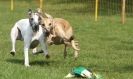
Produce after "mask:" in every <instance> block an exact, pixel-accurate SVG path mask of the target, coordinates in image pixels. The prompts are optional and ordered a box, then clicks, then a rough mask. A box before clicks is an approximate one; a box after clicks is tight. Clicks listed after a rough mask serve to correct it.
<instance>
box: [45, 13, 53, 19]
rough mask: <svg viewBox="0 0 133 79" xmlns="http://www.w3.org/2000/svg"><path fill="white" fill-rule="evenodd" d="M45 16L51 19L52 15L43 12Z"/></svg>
mask: <svg viewBox="0 0 133 79" xmlns="http://www.w3.org/2000/svg"><path fill="white" fill-rule="evenodd" d="M45 16H46V17H47V18H49V19H53V17H52V16H51V15H49V14H47V13H45Z"/></svg>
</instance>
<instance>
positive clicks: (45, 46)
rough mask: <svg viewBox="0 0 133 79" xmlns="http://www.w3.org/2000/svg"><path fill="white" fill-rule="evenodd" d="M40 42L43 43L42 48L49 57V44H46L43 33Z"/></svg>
mask: <svg viewBox="0 0 133 79" xmlns="http://www.w3.org/2000/svg"><path fill="white" fill-rule="evenodd" d="M39 42H40V44H41V47H42V50H43V53H44V55H45V56H46V58H49V57H50V56H49V54H48V50H47V44H46V39H45V37H44V35H43V34H42V35H41V37H40V38H39Z"/></svg>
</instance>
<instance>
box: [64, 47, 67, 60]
mask: <svg viewBox="0 0 133 79" xmlns="http://www.w3.org/2000/svg"><path fill="white" fill-rule="evenodd" d="M66 47H67V45H66V44H65V48H64V58H66V56H67V51H66Z"/></svg>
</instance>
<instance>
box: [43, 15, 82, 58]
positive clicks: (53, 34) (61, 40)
mask: <svg viewBox="0 0 133 79" xmlns="http://www.w3.org/2000/svg"><path fill="white" fill-rule="evenodd" d="M45 15H46V17H47V18H44V24H45V25H44V28H45V29H47V31H48V32H49V33H50V34H49V36H48V38H47V42H48V44H50V45H52V44H55V45H60V44H64V45H65V48H64V58H65V57H66V55H67V52H66V47H67V46H68V45H71V46H72V48H73V49H74V50H75V52H74V57H75V58H77V57H78V51H79V50H80V49H78V48H77V46H78V42H76V41H74V36H73V30H72V27H71V25H70V24H69V22H68V21H66V20H64V19H62V18H53V17H52V16H51V15H49V14H46V13H45Z"/></svg>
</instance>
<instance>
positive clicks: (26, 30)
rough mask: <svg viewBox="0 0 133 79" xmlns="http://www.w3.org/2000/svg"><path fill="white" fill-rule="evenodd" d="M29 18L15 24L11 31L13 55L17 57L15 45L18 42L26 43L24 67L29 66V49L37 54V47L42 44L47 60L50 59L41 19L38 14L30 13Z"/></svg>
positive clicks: (30, 11)
mask: <svg viewBox="0 0 133 79" xmlns="http://www.w3.org/2000/svg"><path fill="white" fill-rule="evenodd" d="M28 14H29V18H27V19H21V20H19V21H17V22H16V23H15V25H14V26H13V28H12V29H11V42H12V50H11V52H10V53H11V54H12V55H15V53H16V51H15V43H16V40H23V41H24V65H25V66H30V65H29V57H28V51H29V48H31V49H33V53H36V52H37V51H36V47H37V45H38V44H39V43H40V44H41V46H42V50H43V52H44V54H45V55H46V57H47V58H49V55H48V50H47V46H46V44H45V43H46V40H45V39H46V38H45V31H44V30H43V28H42V27H41V26H42V25H41V20H42V19H41V17H40V14H39V13H38V12H32V10H31V9H30V10H29V11H28Z"/></svg>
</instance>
